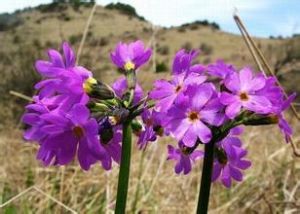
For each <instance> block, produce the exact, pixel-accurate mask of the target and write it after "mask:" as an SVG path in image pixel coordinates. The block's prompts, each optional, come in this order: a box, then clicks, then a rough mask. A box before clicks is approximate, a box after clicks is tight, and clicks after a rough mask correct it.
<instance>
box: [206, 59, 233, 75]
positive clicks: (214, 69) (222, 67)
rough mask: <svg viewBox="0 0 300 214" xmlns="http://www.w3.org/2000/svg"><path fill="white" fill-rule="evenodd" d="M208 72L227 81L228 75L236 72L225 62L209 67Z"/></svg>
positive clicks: (218, 61)
mask: <svg viewBox="0 0 300 214" xmlns="http://www.w3.org/2000/svg"><path fill="white" fill-rule="evenodd" d="M207 72H208V73H209V74H210V75H212V76H216V77H219V78H221V79H225V78H226V77H227V76H228V75H230V74H232V73H233V72H235V68H234V67H233V65H230V64H226V63H225V62H224V61H223V60H217V61H216V63H214V64H210V65H208V66H207Z"/></svg>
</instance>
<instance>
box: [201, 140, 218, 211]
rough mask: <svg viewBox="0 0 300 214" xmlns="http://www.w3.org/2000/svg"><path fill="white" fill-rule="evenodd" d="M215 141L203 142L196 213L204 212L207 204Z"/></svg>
mask: <svg viewBox="0 0 300 214" xmlns="http://www.w3.org/2000/svg"><path fill="white" fill-rule="evenodd" d="M214 147H215V142H214V141H213V142H210V143H207V144H205V153H204V162H203V168H202V176H201V186H200V192H199V198H198V206H197V213H198V214H206V213H207V210H208V204H209V195H210V187H211V175H212V170H213V161H214Z"/></svg>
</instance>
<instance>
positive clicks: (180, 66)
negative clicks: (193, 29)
mask: <svg viewBox="0 0 300 214" xmlns="http://www.w3.org/2000/svg"><path fill="white" fill-rule="evenodd" d="M198 55H199V51H196V50H192V51H190V52H186V51H185V50H184V49H182V50H180V51H178V52H177V53H176V55H175V57H174V60H173V74H175V75H177V74H181V73H186V74H189V73H191V72H195V73H203V72H204V70H205V66H204V65H201V64H196V65H192V61H193V60H194V59H195V58H196V57H197V56H198Z"/></svg>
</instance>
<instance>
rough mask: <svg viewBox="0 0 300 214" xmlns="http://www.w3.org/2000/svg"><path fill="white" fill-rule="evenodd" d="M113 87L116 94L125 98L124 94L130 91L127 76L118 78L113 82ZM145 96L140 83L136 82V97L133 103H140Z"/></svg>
mask: <svg viewBox="0 0 300 214" xmlns="http://www.w3.org/2000/svg"><path fill="white" fill-rule="evenodd" d="M112 88H113V90H114V91H115V93H116V95H117V96H118V97H119V98H121V99H123V98H124V95H125V94H126V92H127V91H128V83H127V79H126V78H125V77H120V78H118V79H117V80H116V81H115V82H114V83H113V84H112ZM142 98H143V89H142V88H141V86H140V85H139V84H136V86H135V90H134V98H133V103H134V104H136V103H138V102H139V101H140V100H141V99H142Z"/></svg>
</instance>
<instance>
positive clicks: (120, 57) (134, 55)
mask: <svg viewBox="0 0 300 214" xmlns="http://www.w3.org/2000/svg"><path fill="white" fill-rule="evenodd" d="M151 54H152V51H151V49H145V47H144V43H143V42H142V41H140V40H138V41H136V42H133V43H130V44H125V43H122V42H120V43H119V44H118V45H117V46H116V48H115V50H114V52H112V53H111V54H110V57H111V60H112V62H113V63H114V64H115V65H116V66H117V67H118V68H120V69H123V70H125V71H130V70H137V69H138V68H139V67H140V66H141V65H143V64H145V63H146V62H147V61H148V60H149V58H150V56H151Z"/></svg>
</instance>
